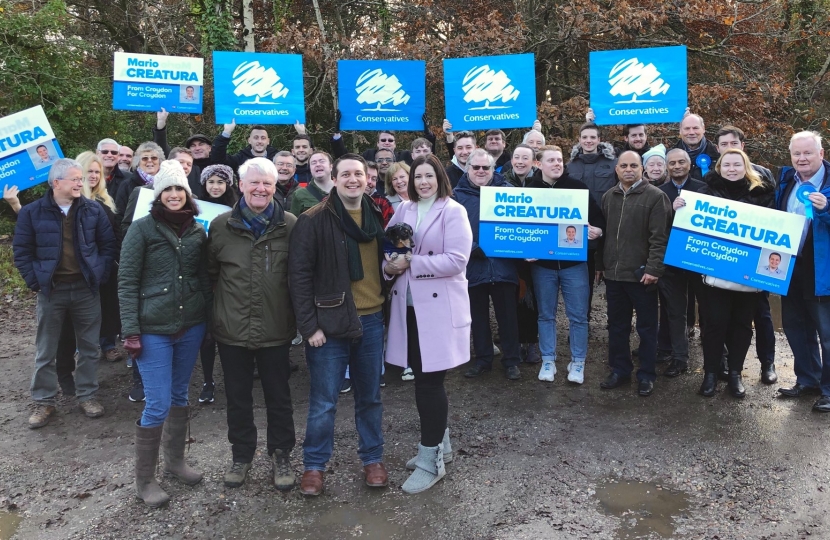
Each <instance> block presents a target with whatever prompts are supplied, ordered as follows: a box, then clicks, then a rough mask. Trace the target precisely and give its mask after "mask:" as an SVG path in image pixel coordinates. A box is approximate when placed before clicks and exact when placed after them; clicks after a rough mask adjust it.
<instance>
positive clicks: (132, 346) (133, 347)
mask: <svg viewBox="0 0 830 540" xmlns="http://www.w3.org/2000/svg"><path fill="white" fill-rule="evenodd" d="M124 350H125V351H127V353H128V354H129V355H130V358H132V359H133V360H135V359H136V358H137V357H138V356H139V355H140V354H141V335H139V334H135V335H132V336H127V337H126V338H124Z"/></svg>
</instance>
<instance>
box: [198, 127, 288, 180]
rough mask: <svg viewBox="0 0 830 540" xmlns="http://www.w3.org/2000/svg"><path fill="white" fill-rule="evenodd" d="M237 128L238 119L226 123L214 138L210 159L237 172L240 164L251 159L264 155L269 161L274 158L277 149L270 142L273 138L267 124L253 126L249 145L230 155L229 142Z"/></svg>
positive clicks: (249, 135)
mask: <svg viewBox="0 0 830 540" xmlns="http://www.w3.org/2000/svg"><path fill="white" fill-rule="evenodd" d="M235 129H236V120H233V121H231V123H230V124H225V125H224V127H223V128H222V133H220V134H219V135H217V136H216V138H215V139H213V146H212V147H211V150H210V160H211V161H212V162H213V163H223V164H225V165H227V166H228V167H230V168H231V169H233V171H234V172H237V171H238V170H239V166H240V165H242V164H243V163H245V162H246V161H248V160H249V159H252V158H255V157H264V158H267V159H268V161H271V160H273V159H274V156H275V155H276V154H277V149H276V148H274V147H272V146H271V145H270V144H269V143H270V142H271V139H270V138H269V137H268V132H267V131H266V130H265V126H260V125H255V126H251V131H250V132H249V133H248V146H246V147H245V148H243V149H242V150H240V151H239V152H237V153H236V154H233V155H230V156H229V155H228V143H230V142H231V135H233V131H234V130H235Z"/></svg>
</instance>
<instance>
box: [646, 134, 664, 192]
mask: <svg viewBox="0 0 830 540" xmlns="http://www.w3.org/2000/svg"><path fill="white" fill-rule="evenodd" d="M643 169H644V172H643V178H645V179H646V180H648V181H649V183H650V184H651V185H652V186H654V187H660V186H662V185H663V184H665V183H666V180H668V178H669V175H668V170H667V169H666V147H665V146H663V145H662V144H658V145H657V146H653V147H651V148H649V150H648V152H646V153H644V154H643Z"/></svg>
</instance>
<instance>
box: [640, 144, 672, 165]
mask: <svg viewBox="0 0 830 540" xmlns="http://www.w3.org/2000/svg"><path fill="white" fill-rule="evenodd" d="M654 156H657V157H659V158H660V159H662V160H663V163H665V162H666V147H665V146H663V145H662V144H658V145H657V146H652V147H651V148H650V149H649V151H648V152H646V153H645V154H643V166H644V167H645V166H646V164H647V163H648V160H649V159H651V158H653V157H654Z"/></svg>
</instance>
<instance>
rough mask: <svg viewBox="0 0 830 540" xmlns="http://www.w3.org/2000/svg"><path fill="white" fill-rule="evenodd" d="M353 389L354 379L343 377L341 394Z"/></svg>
mask: <svg viewBox="0 0 830 540" xmlns="http://www.w3.org/2000/svg"><path fill="white" fill-rule="evenodd" d="M351 391H352V381H351V380H349V379H343V384H341V385H340V393H341V394H348V393H349V392H351Z"/></svg>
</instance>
